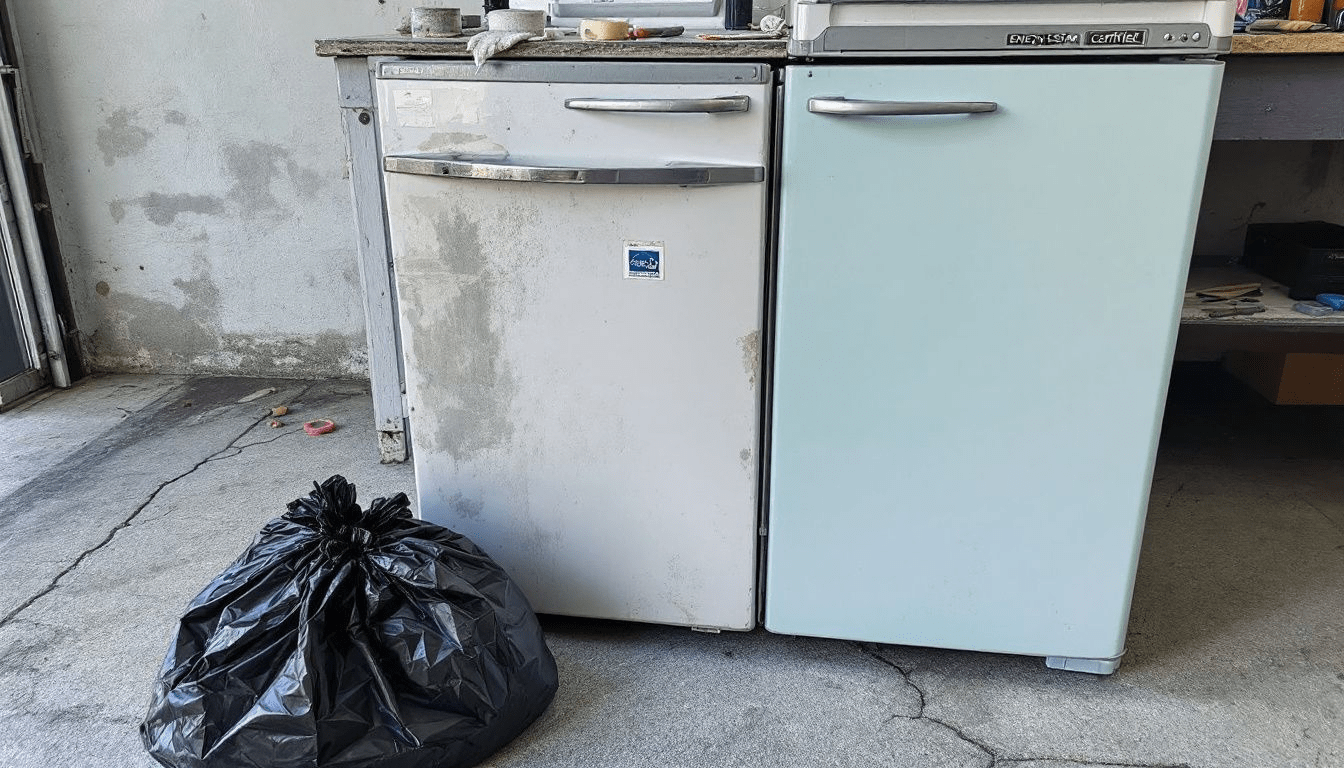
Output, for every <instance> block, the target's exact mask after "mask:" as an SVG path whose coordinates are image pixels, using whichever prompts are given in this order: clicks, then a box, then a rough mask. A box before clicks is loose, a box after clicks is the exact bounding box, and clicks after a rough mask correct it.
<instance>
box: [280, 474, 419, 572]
mask: <svg viewBox="0 0 1344 768" xmlns="http://www.w3.org/2000/svg"><path fill="white" fill-rule="evenodd" d="M355 498H356V496H355V486H354V485H353V484H351V483H350V482H348V481H347V480H346V479H345V478H344V477H341V476H340V475H332V476H331V477H329V478H327V479H326V480H325V481H323V482H322V483H313V491H312V493H310V494H308V497H307V498H304V499H295V500H294V501H291V502H290V503H289V507H288V509H289V512H288V513H287V514H286V515H285V517H287V518H289V519H290V520H292V521H294V522H296V523H299V524H301V525H304V526H307V527H309V528H311V529H313V530H314V531H316V532H317V533H318V534H319V535H320V536H321V537H322V541H321V544H320V545H319V546H320V547H321V551H322V553H323V554H325V555H326V556H328V557H331V558H343V557H346V556H356V555H359V554H361V553H363V552H365V551H366V550H368V549H370V548H372V547H375V546H377V544H378V540H379V539H380V538H381V537H382V536H383V535H384V534H386V533H388V532H390V531H392V530H393V529H395V528H396V527H397V525H398V524H399V523H400V522H401V521H402V520H405V519H409V518H410V517H411V509H410V500H409V499H408V498H407V497H406V494H404V493H398V494H397V495H396V496H393V497H392V498H390V499H382V498H379V499H374V500H373V502H372V503H370V504H369V508H368V509H367V510H365V509H361V508H360V506H359V504H358V503H356V501H355Z"/></svg>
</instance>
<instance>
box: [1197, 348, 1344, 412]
mask: <svg viewBox="0 0 1344 768" xmlns="http://www.w3.org/2000/svg"><path fill="white" fill-rule="evenodd" d="M1223 365H1225V366H1226V367H1227V370H1228V371H1230V372H1231V373H1232V375H1234V376H1236V377H1237V378H1239V379H1241V380H1242V381H1244V382H1246V383H1247V384H1248V385H1250V387H1251V388H1252V389H1254V390H1255V391H1257V392H1259V393H1260V394H1262V395H1264V396H1265V397H1267V398H1269V400H1270V401H1271V402H1273V403H1274V404H1275V405H1344V355H1341V354H1322V353H1316V352H1229V353H1227V356H1226V357H1225V358H1224V359H1223Z"/></svg>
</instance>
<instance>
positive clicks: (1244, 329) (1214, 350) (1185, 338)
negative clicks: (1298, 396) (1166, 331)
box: [1176, 267, 1344, 359]
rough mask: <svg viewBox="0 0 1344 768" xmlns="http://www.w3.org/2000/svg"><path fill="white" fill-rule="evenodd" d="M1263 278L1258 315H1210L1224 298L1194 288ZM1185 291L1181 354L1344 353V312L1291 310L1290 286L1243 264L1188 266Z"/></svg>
mask: <svg viewBox="0 0 1344 768" xmlns="http://www.w3.org/2000/svg"><path fill="white" fill-rule="evenodd" d="M1238 283H1260V288H1261V290H1262V291H1263V292H1264V295H1263V296H1260V297H1259V299H1260V303H1261V304H1262V305H1264V307H1265V311H1264V312H1262V313H1260V314H1258V315H1234V316H1232V317H1216V318H1215V317H1209V316H1208V313H1207V310H1209V309H1214V308H1216V307H1218V305H1219V304H1224V305H1225V304H1226V302H1214V303H1201V302H1200V301H1199V300H1198V299H1193V298H1191V297H1190V296H1189V293H1190V292H1192V291H1197V290H1200V289H1204V288H1213V287H1214V286H1219V285H1236V284H1238ZM1186 291H1187V296H1186V300H1185V304H1184V306H1183V307H1182V308H1181V331H1180V334H1179V335H1178V336H1177V339H1176V355H1177V359H1182V358H1187V359H1206V358H1205V356H1207V355H1209V354H1221V353H1222V352H1225V351H1228V350H1246V351H1260V352H1329V353H1335V354H1344V312H1336V313H1334V314H1333V315H1326V316H1325V317H1311V316H1310V315H1304V314H1301V313H1300V312H1294V311H1293V304H1295V303H1296V302H1297V301H1298V300H1297V299H1290V298H1288V289H1287V288H1286V287H1285V286H1283V285H1281V284H1279V283H1276V282H1274V281H1273V280H1270V279H1269V278H1267V277H1264V276H1263V275H1259V274H1256V273H1255V272H1252V271H1250V270H1248V269H1243V268H1241V267H1215V268H1197V269H1192V270H1190V277H1189V279H1188V280H1187V282H1186Z"/></svg>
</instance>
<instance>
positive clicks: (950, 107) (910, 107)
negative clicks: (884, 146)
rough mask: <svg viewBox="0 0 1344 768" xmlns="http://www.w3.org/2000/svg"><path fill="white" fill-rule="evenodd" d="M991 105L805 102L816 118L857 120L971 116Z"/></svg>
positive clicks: (838, 98) (992, 107)
mask: <svg viewBox="0 0 1344 768" xmlns="http://www.w3.org/2000/svg"><path fill="white" fill-rule="evenodd" d="M998 108H999V105H998V102H994V101H864V100H862V99H847V98H845V97H843V96H821V97H817V98H813V99H808V100H807V111H808V112H815V113H816V114H819V115H840V116H842V117H846V116H849V117H859V116H864V115H888V116H895V117H903V116H911V115H973V114H976V113H979V112H994V111H997V110H998Z"/></svg>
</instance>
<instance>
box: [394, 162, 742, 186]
mask: <svg viewBox="0 0 1344 768" xmlns="http://www.w3.org/2000/svg"><path fill="white" fill-rule="evenodd" d="M383 168H384V169H385V170H386V171H388V172H389V173H410V174H416V175H419V176H439V177H446V178H452V179H483V180H489V181H532V182H543V183H550V184H659V185H669V186H681V187H685V186H703V185H709V184H747V183H751V182H759V181H764V180H765V168H764V167H762V166H759V165H692V164H686V165H665V166H655V167H615V168H612V167H575V166H558V165H528V164H524V163H512V162H509V161H507V160H499V159H474V158H469V157H463V156H460V155H389V156H387V157H385V158H383Z"/></svg>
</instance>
